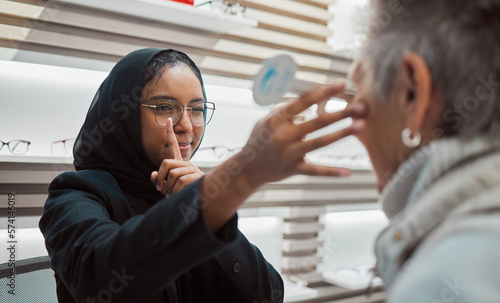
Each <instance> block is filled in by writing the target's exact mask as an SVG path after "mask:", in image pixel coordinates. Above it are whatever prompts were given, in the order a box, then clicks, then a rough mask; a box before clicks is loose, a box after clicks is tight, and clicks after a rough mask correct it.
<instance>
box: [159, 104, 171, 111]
mask: <svg viewBox="0 0 500 303" xmlns="http://www.w3.org/2000/svg"><path fill="white" fill-rule="evenodd" d="M156 110H158V111H172V110H174V108H173V107H172V106H171V105H168V104H165V105H157V106H156Z"/></svg>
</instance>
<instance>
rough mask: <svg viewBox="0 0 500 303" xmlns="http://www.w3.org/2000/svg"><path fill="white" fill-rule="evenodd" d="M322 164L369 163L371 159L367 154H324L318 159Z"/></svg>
mask: <svg viewBox="0 0 500 303" xmlns="http://www.w3.org/2000/svg"><path fill="white" fill-rule="evenodd" d="M317 160H318V161H320V162H325V163H331V164H348V163H369V162H370V158H369V157H368V155H367V154H354V155H333V154H323V155H319V156H318V157H317Z"/></svg>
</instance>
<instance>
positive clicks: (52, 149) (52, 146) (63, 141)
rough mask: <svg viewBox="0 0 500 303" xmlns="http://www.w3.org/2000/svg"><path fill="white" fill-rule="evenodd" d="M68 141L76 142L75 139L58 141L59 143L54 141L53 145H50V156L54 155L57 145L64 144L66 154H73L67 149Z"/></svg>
mask: <svg viewBox="0 0 500 303" xmlns="http://www.w3.org/2000/svg"><path fill="white" fill-rule="evenodd" d="M68 141H76V139H75V138H68V139H64V140H57V141H53V142H52V143H50V154H53V153H54V144H57V143H62V144H63V147H64V151H65V152H66V153H68V154H69V153H71V151H68V150H67V149H66V142H68Z"/></svg>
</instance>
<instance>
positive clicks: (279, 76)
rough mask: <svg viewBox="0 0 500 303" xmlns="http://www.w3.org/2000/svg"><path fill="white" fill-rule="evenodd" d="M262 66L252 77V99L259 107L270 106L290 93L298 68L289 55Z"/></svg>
mask: <svg viewBox="0 0 500 303" xmlns="http://www.w3.org/2000/svg"><path fill="white" fill-rule="evenodd" d="M263 64H264V66H263V67H262V69H261V70H260V71H259V73H257V75H255V77H254V83H253V97H254V100H255V102H256V103H257V104H259V105H271V104H274V103H277V102H279V101H280V100H281V98H283V95H285V93H286V92H288V91H290V89H291V88H292V86H293V83H294V81H295V72H296V71H297V69H298V66H297V64H296V63H295V61H294V60H293V59H292V57H290V56H289V55H279V56H277V57H274V58H271V59H268V60H266V61H264V63H263Z"/></svg>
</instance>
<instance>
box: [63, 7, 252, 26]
mask: <svg viewBox="0 0 500 303" xmlns="http://www.w3.org/2000/svg"><path fill="white" fill-rule="evenodd" d="M59 2H63V3H70V4H76V5H80V6H86V7H91V8H96V9H99V10H105V11H110V12H115V13H121V14H126V15H131V16H135V17H141V18H146V19H150V20H156V21H161V22H168V23H172V24H176V25H181V26H186V27H191V28H196V29H203V30H206V31H211V32H217V33H228V32H230V31H233V30H237V29H243V28H252V27H257V25H258V22H257V21H256V20H253V19H248V18H244V17H238V16H235V15H230V14H225V13H222V12H213V11H207V10H202V9H199V8H196V7H194V6H191V5H187V4H182V3H177V2H173V1H168V0H106V1H102V0H59Z"/></svg>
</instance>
